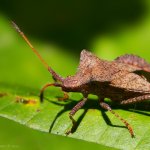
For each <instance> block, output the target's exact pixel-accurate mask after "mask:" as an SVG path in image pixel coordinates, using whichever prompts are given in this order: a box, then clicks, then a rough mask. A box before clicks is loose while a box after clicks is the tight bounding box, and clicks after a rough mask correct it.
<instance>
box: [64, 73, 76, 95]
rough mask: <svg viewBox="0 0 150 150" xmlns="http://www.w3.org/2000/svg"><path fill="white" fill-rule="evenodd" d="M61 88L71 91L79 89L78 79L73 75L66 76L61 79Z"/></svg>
mask: <svg viewBox="0 0 150 150" xmlns="http://www.w3.org/2000/svg"><path fill="white" fill-rule="evenodd" d="M62 90H64V91H66V92H73V91H77V90H79V85H78V80H77V79H76V78H75V76H68V77H67V78H65V79H64V80H63V81H62Z"/></svg>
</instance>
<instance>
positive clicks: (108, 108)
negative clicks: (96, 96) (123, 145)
mask: <svg viewBox="0 0 150 150" xmlns="http://www.w3.org/2000/svg"><path fill="white" fill-rule="evenodd" d="M100 106H101V107H102V108H103V109H105V110H108V111H110V112H111V113H112V114H114V115H115V116H116V117H117V118H119V120H121V121H122V122H123V123H124V124H125V126H126V127H127V129H128V130H129V132H130V134H131V137H134V133H133V129H132V127H131V126H130V124H129V123H128V122H127V121H126V120H124V119H123V118H122V117H121V116H120V115H119V114H117V113H116V112H114V111H113V110H112V109H111V107H110V106H109V105H108V104H107V103H105V102H104V99H100Z"/></svg>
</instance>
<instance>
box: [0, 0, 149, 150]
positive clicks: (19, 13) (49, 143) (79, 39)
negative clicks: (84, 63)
mask: <svg viewBox="0 0 150 150" xmlns="http://www.w3.org/2000/svg"><path fill="white" fill-rule="evenodd" d="M9 20H14V21H15V22H16V23H17V24H18V25H19V26H20V28H21V29H22V30H23V31H24V32H25V33H26V35H27V36H28V37H29V39H31V41H32V43H33V44H34V46H35V47H36V48H37V49H38V50H39V52H41V53H42V56H43V57H44V58H45V59H46V61H47V62H48V63H49V64H51V66H52V67H53V68H54V70H56V71H57V72H58V73H60V74H61V75H63V76H67V75H70V74H74V73H75V71H76V68H77V66H78V61H79V54H80V51H81V50H82V49H88V50H91V51H93V52H94V53H95V54H96V55H97V56H99V57H100V58H104V59H109V60H112V59H114V58H115V57H117V56H119V55H121V54H124V53H133V54H137V55H140V56H141V57H143V58H145V59H146V60H149V59H150V1H148V0H132V1H130V0H122V1H119V0H114V1H111V0H105V1H104V0H92V1H90V0H89V1H85V0H82V1H79V0H76V1H75V0H72V1H69V0H63V1H58V0H55V1H53V0H43V1H29V0H26V1H19V0H12V1H9V0H5V1H2V2H1V4H0V68H1V72H0V83H1V85H7V84H8V85H15V84H17V85H20V86H21V85H23V86H26V87H32V88H36V89H37V91H39V90H40V87H41V86H42V85H43V84H45V83H46V82H48V81H49V78H51V77H50V76H49V73H48V72H47V71H45V68H44V67H43V66H42V64H41V63H40V62H39V61H38V60H37V58H36V57H35V56H34V54H33V53H32V52H31V51H30V49H29V48H28V46H27V45H26V44H25V42H24V41H23V40H22V39H21V37H20V36H18V34H17V33H16V32H15V31H14V29H12V27H11V25H10V24H9ZM36 75H37V76H38V77H37V76H36ZM28 81H32V83H31V82H28ZM31 84H32V86H31ZM0 130H1V131H0V132H1V135H0V149H1V148H3V149H9V145H14V149H15V148H17V149H18V148H21V149H27V148H28V149H42V145H44V146H45V147H47V149H48V148H51V149H56V148H58V149H77V148H80V147H81V146H83V147H84V148H86V149H87V148H89V149H92V148H95V149H96V148H97V149H98V148H100V147H99V145H96V144H92V143H87V142H81V141H79V140H74V139H68V138H65V137H60V136H54V135H48V134H44V133H41V132H39V131H33V130H32V129H28V128H26V127H23V126H22V125H18V124H17V123H14V122H12V121H9V120H6V119H3V118H0ZM39 143H41V144H39ZM58 143H59V144H58ZM1 145H2V146H1ZM3 145H4V146H3ZM5 145H6V146H5ZM28 145H29V146H28ZM15 146H16V147H15ZM44 149H46V148H44Z"/></svg>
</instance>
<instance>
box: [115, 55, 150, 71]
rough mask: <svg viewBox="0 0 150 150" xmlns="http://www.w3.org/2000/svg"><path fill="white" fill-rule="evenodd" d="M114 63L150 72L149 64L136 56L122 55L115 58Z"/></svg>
mask: <svg viewBox="0 0 150 150" xmlns="http://www.w3.org/2000/svg"><path fill="white" fill-rule="evenodd" d="M115 61H117V62H120V63H125V64H128V65H131V66H135V67H137V70H143V71H146V72H150V64H149V63H148V62H146V61H145V60H144V59H143V58H141V57H139V56H136V55H132V54H131V55H129V54H126V55H123V56H120V57H117V58H116V59H115Z"/></svg>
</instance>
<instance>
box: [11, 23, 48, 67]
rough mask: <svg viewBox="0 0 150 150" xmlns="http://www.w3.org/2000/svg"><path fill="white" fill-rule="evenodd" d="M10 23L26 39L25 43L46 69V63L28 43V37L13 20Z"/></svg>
mask: <svg viewBox="0 0 150 150" xmlns="http://www.w3.org/2000/svg"><path fill="white" fill-rule="evenodd" d="M11 22H12V25H13V27H14V28H15V29H16V31H17V32H18V33H19V34H20V35H21V36H22V37H23V39H24V40H25V41H26V43H27V44H28V45H29V46H30V48H31V49H32V51H33V52H34V53H35V54H36V55H37V56H38V58H39V59H40V60H41V62H42V63H43V64H44V66H45V67H46V68H47V69H48V68H49V66H48V64H47V63H46V62H45V60H44V59H43V58H42V57H41V55H40V54H39V53H38V52H37V50H36V49H35V48H34V47H33V45H32V44H31V43H30V41H29V40H28V38H27V37H26V36H25V34H24V33H23V32H22V31H21V30H20V28H19V27H18V26H17V25H16V24H15V23H14V22H13V21H11Z"/></svg>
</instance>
